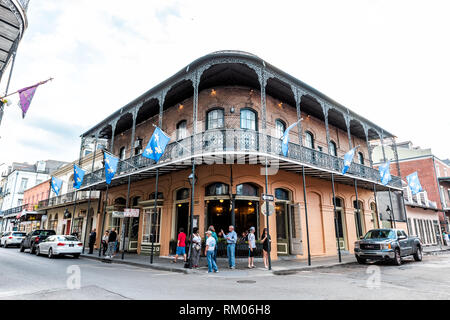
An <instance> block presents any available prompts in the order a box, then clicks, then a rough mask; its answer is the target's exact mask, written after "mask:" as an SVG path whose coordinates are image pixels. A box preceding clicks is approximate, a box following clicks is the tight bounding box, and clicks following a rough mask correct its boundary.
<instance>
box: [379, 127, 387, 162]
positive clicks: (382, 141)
mask: <svg viewBox="0 0 450 320" xmlns="http://www.w3.org/2000/svg"><path fill="white" fill-rule="evenodd" d="M383 139H384V131H383V130H381V134H380V143H381V150H382V151H383V162H386V152H385V150H384V140H383Z"/></svg>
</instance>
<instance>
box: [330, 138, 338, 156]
mask: <svg viewBox="0 0 450 320" xmlns="http://www.w3.org/2000/svg"><path fill="white" fill-rule="evenodd" d="M328 148H329V149H330V154H331V155H332V156H335V157H337V147H336V143H335V142H334V141H330V145H329V146H328Z"/></svg>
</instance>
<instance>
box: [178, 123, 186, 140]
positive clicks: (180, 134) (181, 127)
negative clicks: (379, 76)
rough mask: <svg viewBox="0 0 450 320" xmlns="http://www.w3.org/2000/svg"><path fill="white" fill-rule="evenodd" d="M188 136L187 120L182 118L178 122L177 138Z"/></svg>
mask: <svg viewBox="0 0 450 320" xmlns="http://www.w3.org/2000/svg"><path fill="white" fill-rule="evenodd" d="M186 137H187V121H186V120H181V121H180V122H178V124H177V140H181V139H185V138H186Z"/></svg>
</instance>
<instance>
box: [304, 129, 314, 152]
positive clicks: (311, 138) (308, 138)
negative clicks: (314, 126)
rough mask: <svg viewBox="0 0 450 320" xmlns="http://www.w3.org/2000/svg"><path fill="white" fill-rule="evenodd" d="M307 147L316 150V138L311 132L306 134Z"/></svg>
mask: <svg viewBox="0 0 450 320" xmlns="http://www.w3.org/2000/svg"><path fill="white" fill-rule="evenodd" d="M305 147H307V148H310V149H314V136H313V134H312V133H311V132H309V131H306V132H305Z"/></svg>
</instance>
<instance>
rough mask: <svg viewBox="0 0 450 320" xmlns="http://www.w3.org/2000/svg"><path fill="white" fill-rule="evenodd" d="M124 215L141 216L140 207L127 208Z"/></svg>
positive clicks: (128, 216) (127, 216) (129, 216)
mask: <svg viewBox="0 0 450 320" xmlns="http://www.w3.org/2000/svg"><path fill="white" fill-rule="evenodd" d="M124 217H126V218H138V217H139V209H125V212H124Z"/></svg>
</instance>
